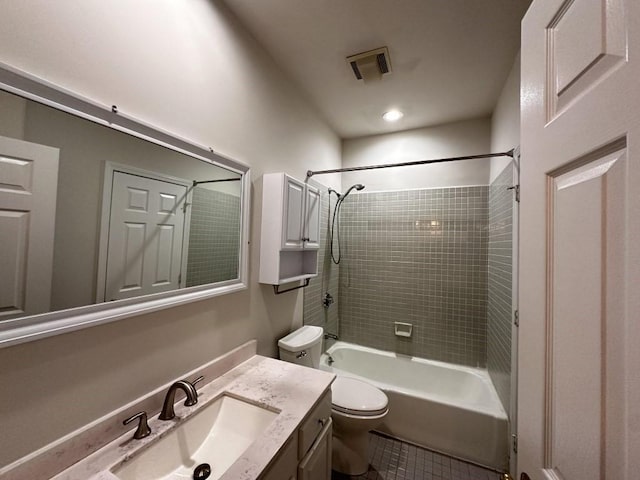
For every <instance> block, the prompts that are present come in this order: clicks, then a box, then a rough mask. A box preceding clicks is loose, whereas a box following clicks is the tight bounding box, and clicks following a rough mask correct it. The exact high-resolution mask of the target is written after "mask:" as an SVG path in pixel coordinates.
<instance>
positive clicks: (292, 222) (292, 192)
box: [282, 175, 305, 249]
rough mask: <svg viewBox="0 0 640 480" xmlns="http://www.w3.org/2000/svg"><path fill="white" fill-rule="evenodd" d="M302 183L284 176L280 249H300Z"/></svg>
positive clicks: (303, 188) (302, 200) (303, 187)
mask: <svg viewBox="0 0 640 480" xmlns="http://www.w3.org/2000/svg"><path fill="white" fill-rule="evenodd" d="M304 191H305V185H304V183H302V182H300V181H298V180H296V179H295V178H291V177H290V176H288V175H285V181H284V221H283V224H282V227H283V228H282V230H283V231H282V248H283V249H284V248H298V249H299V248H302V245H303V242H302V225H303V211H302V208H303V206H304Z"/></svg>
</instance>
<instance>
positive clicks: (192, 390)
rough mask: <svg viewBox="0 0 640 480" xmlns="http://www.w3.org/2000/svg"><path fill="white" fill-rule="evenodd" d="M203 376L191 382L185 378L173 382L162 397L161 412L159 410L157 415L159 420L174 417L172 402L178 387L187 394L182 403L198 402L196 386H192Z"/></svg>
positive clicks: (191, 403)
mask: <svg viewBox="0 0 640 480" xmlns="http://www.w3.org/2000/svg"><path fill="white" fill-rule="evenodd" d="M203 378H204V377H198V378H196V379H195V380H194V381H193V382H189V381H187V380H178V381H177V382H174V383H173V384H172V385H171V386H170V387H169V390H168V391H167V396H166V397H164V405H163V406H162V412H160V416H159V417H158V418H159V419H160V420H171V419H172V418H175V416H176V413H175V411H174V410H173V404H174V402H175V397H176V391H177V390H178V389H180V390H182V391H183V392H184V393H185V395H186V396H187V400H186V401H185V402H184V405H185V406H187V407H190V406H192V405H195V404H196V403H198V392H197V391H196V387H195V386H194V385H195V384H196V383H198V382H199V381H200V380H202V379H203Z"/></svg>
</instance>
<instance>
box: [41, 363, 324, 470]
mask: <svg viewBox="0 0 640 480" xmlns="http://www.w3.org/2000/svg"><path fill="white" fill-rule="evenodd" d="M334 377H335V376H334V375H333V374H331V373H328V372H323V371H320V370H314V369H310V368H306V367H301V366H299V365H295V364H292V363H286V362H282V361H279V360H274V359H272V358H267V357H262V356H260V355H254V356H253V357H251V358H249V359H248V360H246V361H245V362H244V363H241V364H240V365H238V366H236V367H235V368H233V369H231V370H229V371H228V372H226V373H224V374H223V375H221V376H220V377H218V378H216V379H214V380H213V381H211V382H210V383H208V384H206V385H204V386H202V387H201V388H200V389H199V395H198V403H197V404H196V405H194V406H192V407H185V406H183V405H182V401H180V402H178V403H177V404H176V407H175V412H176V416H177V417H178V418H179V419H186V418H189V417H190V416H192V415H194V414H195V413H196V412H198V410H199V409H200V408H203V407H204V406H206V405H208V404H209V403H210V402H211V401H213V400H215V399H216V398H218V397H219V396H220V395H222V394H223V393H225V392H228V393H230V394H231V395H233V396H237V397H240V398H243V399H245V400H248V401H249V402H251V403H255V404H257V405H260V406H264V407H269V408H271V409H275V410H277V411H279V412H280V413H279V414H278V416H277V417H276V418H275V419H274V421H273V422H272V423H271V424H270V425H269V427H267V429H266V430H265V431H264V433H263V434H262V435H261V436H260V437H259V438H258V439H257V440H256V441H255V442H253V443H252V444H251V446H250V447H249V448H248V449H247V450H246V451H245V452H244V454H243V455H242V456H241V457H240V458H238V460H236V462H235V463H234V464H233V465H232V466H231V467H230V468H229V469H228V470H227V471H226V473H225V474H224V475H223V476H222V477H221V480H254V479H256V478H258V476H259V475H260V473H262V471H263V470H264V469H265V467H266V466H267V465H268V464H269V462H270V461H271V460H272V459H273V458H274V456H275V455H276V454H277V453H278V451H279V450H280V449H281V448H282V447H283V446H284V444H285V442H286V440H287V439H288V438H289V437H290V436H291V434H292V433H293V432H294V431H295V430H296V428H297V427H298V426H299V425H300V423H301V422H302V420H303V419H304V417H305V416H306V415H307V414H308V413H309V411H310V410H311V409H312V408H313V406H314V405H315V403H316V402H317V401H318V400H319V399H320V397H321V396H322V394H323V393H324V392H325V391H327V389H329V387H330V385H331V382H332V381H333V379H334ZM175 425H177V423H176V421H163V420H158V419H157V417H156V416H154V417H152V418H150V419H149V426H150V427H151V430H152V433H151V435H150V436H148V437H146V438H144V439H142V440H135V439H133V430H131V431H129V432H127V433H126V434H125V435H122V436H121V437H119V438H117V439H116V440H114V441H112V442H111V443H109V444H107V445H106V446H105V447H103V448H101V449H100V450H98V451H96V452H95V453H93V454H91V455H89V456H88V457H86V458H84V459H83V460H81V461H80V462H78V463H76V464H75V465H73V466H71V467H69V468H68V469H66V470H64V471H63V472H61V473H59V474H58V475H56V476H55V477H53V478H54V479H55V480H78V479H91V480H116V479H117V477H116V476H114V475H113V474H112V473H111V470H112V469H113V468H114V467H117V466H119V465H120V464H122V463H123V462H126V461H127V460H128V459H129V458H131V457H132V456H134V455H135V454H136V453H138V452H140V451H142V450H144V449H145V448H146V447H148V446H149V445H150V444H151V443H153V442H154V441H155V440H156V439H158V438H160V437H162V436H164V435H166V434H167V433H168V432H170V431H171V430H172V429H173V427H175Z"/></svg>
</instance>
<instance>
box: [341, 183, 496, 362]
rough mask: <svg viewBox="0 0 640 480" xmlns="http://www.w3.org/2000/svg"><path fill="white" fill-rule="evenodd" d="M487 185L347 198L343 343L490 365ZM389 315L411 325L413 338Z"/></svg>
mask: <svg viewBox="0 0 640 480" xmlns="http://www.w3.org/2000/svg"><path fill="white" fill-rule="evenodd" d="M488 190H489V189H488V187H487V186H479V187H457V188H434V189H423V190H408V191H407V190H405V191H397V192H378V193H377V192H373V193H371V192H370V193H359V194H353V195H351V196H349V197H348V198H347V200H345V202H344V205H343V208H342V213H341V215H342V227H343V240H344V242H343V243H344V254H345V256H344V260H343V263H341V268H340V334H341V337H342V339H344V340H346V341H350V342H355V343H358V344H362V345H367V346H371V347H375V348H381V349H385V350H390V351H394V352H397V353H401V354H407V355H416V356H420V357H424V358H430V359H434V360H441V361H447V362H453V363H458V364H464V365H471V366H481V367H483V366H485V365H486V332H487V316H486V315H487V222H488V205H487V201H488ZM394 321H401V322H409V323H412V324H413V337H412V338H410V339H407V338H402V337H396V336H395V335H394V325H393V322H394Z"/></svg>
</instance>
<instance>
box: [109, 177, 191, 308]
mask: <svg viewBox="0 0 640 480" xmlns="http://www.w3.org/2000/svg"><path fill="white" fill-rule="evenodd" d="M186 195H187V187H186V186H185V185H178V184H175V183H171V182H166V181H161V180H157V179H153V178H147V177H144V176H139V175H132V174H129V173H124V172H119V171H114V172H113V184H112V192H111V206H110V216H109V236H108V237H109V238H108V242H109V244H108V252H107V272H106V286H105V289H106V292H105V299H106V300H107V301H109V300H118V299H121V298H129V297H137V296H140V295H147V294H150V293H157V292H165V291H168V290H175V289H177V288H180V283H181V281H182V280H183V279H181V278H180V277H181V270H182V257H183V255H182V253H183V232H184V227H185V213H184V208H183V207H184V204H185V201H186ZM185 280H186V279H185Z"/></svg>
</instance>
